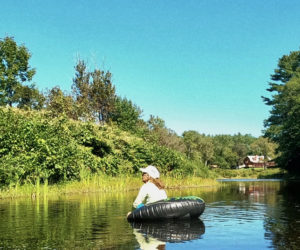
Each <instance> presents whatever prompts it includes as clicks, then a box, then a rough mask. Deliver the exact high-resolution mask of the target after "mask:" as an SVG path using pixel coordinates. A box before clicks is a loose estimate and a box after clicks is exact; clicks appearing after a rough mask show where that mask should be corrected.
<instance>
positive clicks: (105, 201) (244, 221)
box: [0, 180, 300, 249]
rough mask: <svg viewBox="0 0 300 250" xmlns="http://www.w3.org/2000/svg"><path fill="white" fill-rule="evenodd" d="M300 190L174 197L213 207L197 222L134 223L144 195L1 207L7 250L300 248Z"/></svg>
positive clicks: (0, 235) (287, 185) (263, 184)
mask: <svg viewBox="0 0 300 250" xmlns="http://www.w3.org/2000/svg"><path fill="white" fill-rule="evenodd" d="M299 187H300V183H299V182H283V181H278V180H271V181H244V180H240V181H232V182H228V181H226V182H222V185H221V186H220V187H218V188H199V189H198V188H197V189H184V190H168V196H169V197H170V196H185V195H196V196H199V197H201V198H203V199H204V200H205V202H206V209H205V211H204V213H203V214H202V215H201V217H200V218H199V219H198V220H192V221H190V220H183V221H167V222H156V223H154V222H147V223H128V222H127V220H126V214H127V212H128V211H129V210H130V209H131V204H132V201H133V200H134V198H135V196H136V194H137V191H134V192H128V193H124V194H104V195H103V194H101V195H100V194H93V195H80V196H69V197H60V198H55V199H52V198H43V197H40V198H39V199H15V200H0V249H267V248H270V249H300V193H299V192H300V189H299Z"/></svg>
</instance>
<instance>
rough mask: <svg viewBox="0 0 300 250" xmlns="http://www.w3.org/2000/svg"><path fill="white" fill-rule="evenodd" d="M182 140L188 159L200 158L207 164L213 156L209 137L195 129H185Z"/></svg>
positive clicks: (211, 142) (212, 147) (211, 141)
mask: <svg viewBox="0 0 300 250" xmlns="http://www.w3.org/2000/svg"><path fill="white" fill-rule="evenodd" d="M183 140H184V142H185V145H186V155H187V157H188V158H189V159H192V160H200V161H201V162H203V163H204V164H205V165H207V164H208V162H209V161H210V160H211V159H212V158H213V156H214V145H213V140H212V138H211V137H209V136H205V135H204V134H199V133H198V132H196V131H185V132H184V133H183Z"/></svg>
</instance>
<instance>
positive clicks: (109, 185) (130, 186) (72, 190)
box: [0, 175, 219, 199]
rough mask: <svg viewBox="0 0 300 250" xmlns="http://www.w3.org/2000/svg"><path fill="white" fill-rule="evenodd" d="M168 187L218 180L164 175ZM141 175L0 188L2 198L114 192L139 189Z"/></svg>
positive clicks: (212, 182)
mask: <svg viewBox="0 0 300 250" xmlns="http://www.w3.org/2000/svg"><path fill="white" fill-rule="evenodd" d="M161 179H162V181H163V182H164V184H165V186H166V189H182V188H191V187H203V186H216V185H219V184H218V182H217V181H216V180H213V179H203V178H200V177H185V178H180V179H179V178H174V177H171V176H162V177H161ZM142 184H143V183H142V181H141V176H121V177H110V176H105V175H94V176H91V177H89V178H86V179H83V180H81V181H72V182H67V183H61V184H55V185H48V183H44V184H38V185H34V184H24V185H21V186H20V185H16V186H11V187H8V188H6V189H3V190H0V199H4V198H18V197H33V198H35V197H38V196H60V195H69V194H85V193H101V192H102V193H108V192H110V193H113V192H127V191H131V190H138V189H139V188H140V187H141V185H142Z"/></svg>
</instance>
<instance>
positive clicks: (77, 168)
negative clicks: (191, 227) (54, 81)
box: [0, 37, 276, 185]
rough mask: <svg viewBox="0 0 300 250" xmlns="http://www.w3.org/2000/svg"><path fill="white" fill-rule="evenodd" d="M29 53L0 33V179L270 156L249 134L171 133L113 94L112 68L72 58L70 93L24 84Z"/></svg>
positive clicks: (184, 170) (224, 163)
mask: <svg viewBox="0 0 300 250" xmlns="http://www.w3.org/2000/svg"><path fill="white" fill-rule="evenodd" d="M30 57H31V55H30V53H29V51H28V50H27V48H26V47H25V46H24V45H17V44H16V42H15V41H14V39H13V38H11V37H5V38H4V39H3V40H0V59H1V60H0V106H2V107H1V109H0V112H1V116H0V137H1V138H0V139H1V140H0V183H2V184H5V185H8V184H12V183H18V182H21V183H24V182H34V181H37V180H38V181H50V182H51V183H55V182H58V181H65V180H72V179H81V178H85V177H86V176H87V175H89V174H91V173H97V172H101V173H105V174H109V175H120V174H133V173H136V172H137V171H138V168H139V167H141V166H145V165H147V164H154V165H157V166H158V167H159V168H160V170H161V171H162V172H163V173H168V174H172V175H174V176H184V175H197V176H203V177H209V175H211V172H210V171H209V170H208V166H209V165H218V166H219V167H220V168H230V167H232V166H236V165H238V164H241V163H242V160H243V158H244V157H245V156H246V155H249V154H259V155H265V156H269V157H274V156H275V153H274V151H275V148H276V145H275V144H274V143H272V142H270V141H269V140H268V139H266V138H263V137H260V138H255V137H252V136H251V135H241V134H237V135H233V136H231V135H217V136H209V135H204V134H200V133H198V132H196V131H186V132H184V133H183V135H182V136H178V135H177V134H176V133H175V132H174V131H172V130H171V129H169V128H167V127H166V126H165V122H164V120H163V119H161V118H159V117H157V116H150V118H149V119H148V120H147V121H145V120H143V119H142V118H141V115H142V110H141V109H140V108H139V107H138V106H137V105H135V104H134V103H133V102H132V101H131V100H128V99H126V98H123V97H120V96H117V95H116V90H115V86H114V84H113V83H112V74H111V73H110V72H109V71H104V70H101V69H98V68H96V69H93V70H89V68H88V67H87V65H86V63H85V62H84V61H83V60H79V61H78V62H77V64H76V65H75V74H74V77H73V83H72V88H71V90H70V92H69V93H65V92H63V91H62V90H61V89H60V88H59V87H58V86H56V87H54V88H52V89H50V90H48V91H46V92H45V93H42V92H40V91H39V90H38V89H37V88H36V86H35V85H34V84H29V83H30V82H31V81H32V79H33V76H34V74H35V69H34V68H32V67H31V66H30V65H29V59H30Z"/></svg>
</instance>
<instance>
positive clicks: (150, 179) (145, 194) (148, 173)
mask: <svg viewBox="0 0 300 250" xmlns="http://www.w3.org/2000/svg"><path fill="white" fill-rule="evenodd" d="M140 171H141V172H142V180H143V182H144V185H143V186H142V187H141V188H140V191H139V193H138V195H137V197H136V199H135V201H134V202H133V207H134V208H140V207H142V206H144V204H149V203H153V202H156V201H160V200H165V199H167V193H166V191H165V190H164V187H165V186H164V184H163V183H162V181H161V180H160V179H159V176H160V174H159V171H158V170H157V168H156V167H154V166H151V165H150V166H148V167H146V168H140ZM129 214H130V212H129V213H128V214H127V216H128V215H129Z"/></svg>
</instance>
